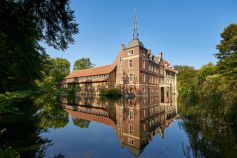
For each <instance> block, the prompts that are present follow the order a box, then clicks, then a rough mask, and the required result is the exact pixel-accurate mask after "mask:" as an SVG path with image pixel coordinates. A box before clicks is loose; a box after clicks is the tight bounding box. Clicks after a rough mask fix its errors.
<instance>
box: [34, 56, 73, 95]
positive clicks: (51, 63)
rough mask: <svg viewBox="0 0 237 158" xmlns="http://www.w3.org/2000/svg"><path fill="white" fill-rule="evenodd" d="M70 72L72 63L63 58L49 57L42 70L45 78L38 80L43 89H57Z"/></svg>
mask: <svg viewBox="0 0 237 158" xmlns="http://www.w3.org/2000/svg"><path fill="white" fill-rule="evenodd" d="M69 73H70V63H69V61H68V60H66V59H63V58H49V59H48V62H47V64H46V65H45V67H44V70H43V71H42V74H43V78H42V79H41V80H36V81H35V82H36V85H37V86H38V87H39V88H41V89H46V90H50V89H55V88H56V87H57V85H58V84H59V83H60V82H61V81H62V80H63V79H64V78H65V77H66V76H67V75H68V74H69Z"/></svg>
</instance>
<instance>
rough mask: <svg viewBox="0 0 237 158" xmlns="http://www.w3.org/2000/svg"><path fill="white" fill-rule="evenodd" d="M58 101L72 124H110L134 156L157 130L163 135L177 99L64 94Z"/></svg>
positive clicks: (175, 111)
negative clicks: (116, 98) (168, 100)
mask: <svg viewBox="0 0 237 158" xmlns="http://www.w3.org/2000/svg"><path fill="white" fill-rule="evenodd" d="M60 101H61V103H62V104H61V105H62V106H63V107H64V108H65V110H66V111H67V112H68V113H69V114H70V115H71V116H72V118H73V123H74V125H77V126H79V127H81V128H85V127H86V128H87V127H88V126H89V123H90V122H91V121H95V122H98V123H102V124H105V125H109V126H111V127H112V128H113V129H114V130H115V131H116V134H117V136H118V138H119V140H120V142H121V144H122V146H126V147H127V148H128V150H129V151H130V152H131V154H132V155H133V156H139V155H140V154H141V153H142V151H143V149H144V148H145V146H146V145H147V144H149V142H150V141H151V140H152V139H153V137H154V136H155V135H156V134H159V135H160V136H161V137H163V135H164V134H163V133H164V129H165V128H166V127H168V126H169V125H170V124H171V123H172V121H173V120H174V119H176V118H177V105H176V103H166V104H165V103H163V104H159V103H158V97H149V98H148V97H139V98H121V99H119V100H117V101H115V100H113V101H111V100H101V99H100V98H98V97H93V98H92V97H91V96H84V97H82V96H75V95H73V96H72V95H68V94H63V95H61V97H60Z"/></svg>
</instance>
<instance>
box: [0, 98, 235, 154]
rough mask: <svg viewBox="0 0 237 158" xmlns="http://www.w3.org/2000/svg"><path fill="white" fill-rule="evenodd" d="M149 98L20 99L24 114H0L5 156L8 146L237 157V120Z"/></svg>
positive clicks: (33, 150)
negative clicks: (223, 119)
mask: <svg viewBox="0 0 237 158" xmlns="http://www.w3.org/2000/svg"><path fill="white" fill-rule="evenodd" d="M152 99H154V100H155V98H152ZM144 100H146V101H147V102H145V103H143V102H144V101H143V100H141V99H137V98H133V99H119V100H117V101H115V100H112V101H111V100H100V99H98V98H96V99H95V98H91V97H89V98H83V97H78V98H70V97H66V100H65V98H64V99H62V97H61V98H59V97H58V96H56V95H52V94H44V95H41V96H37V97H34V99H28V100H24V101H23V102H17V106H18V107H19V109H20V111H22V112H23V111H24V113H22V114H8V115H0V130H2V129H5V130H3V132H2V133H1V134H0V140H1V141H0V148H1V149H2V150H1V152H0V157H1V155H3V153H4V151H8V153H9V151H10V152H12V151H13V152H14V151H16V152H17V154H15V155H14V154H12V155H14V156H13V157H16V156H20V157H70V158H71V157H72V158H73V157H187V158H189V157H190V158H192V157H207V158H208V157H220V158H221V157H230V158H232V157H236V155H237V130H236V127H235V126H234V125H233V124H229V123H226V122H221V121H220V120H218V118H217V119H213V116H216V114H214V113H213V114H212V113H211V112H210V111H209V112H208V114H206V113H205V112H202V111H201V110H197V111H194V110H184V106H183V105H179V106H178V110H177V109H169V110H167V109H164V107H163V106H161V105H157V104H156V103H155V101H153V103H152V102H150V100H151V98H145V99H144ZM65 101H66V102H65ZM75 102H76V103H79V104H75ZM139 106H142V107H144V109H147V113H146V115H145V116H142V113H143V111H142V109H140V108H137V107H139ZM151 107H154V108H153V110H152V109H151ZM121 109H122V111H123V112H122V113H121ZM131 109H133V110H134V111H133V114H132V112H131ZM176 110H177V111H178V113H177V112H176ZM121 115H122V118H123V119H122V120H120V118H121ZM130 115H132V116H133V117H131V118H132V119H131V118H130ZM220 117H221V116H220ZM129 126H133V132H132V134H128V133H129ZM121 129H122V130H121ZM121 131H122V133H123V134H120V133H121ZM133 138H134V140H133V141H134V142H133V143H134V144H129V141H131V139H133ZM137 140H139V141H137ZM137 142H139V143H137ZM130 143H131V142H130ZM5 153H6V152H5ZM5 153H4V154H5ZM10 154H11V153H10ZM10 154H9V155H10ZM9 155H8V156H7V157H9ZM2 157H6V155H4V156H2Z"/></svg>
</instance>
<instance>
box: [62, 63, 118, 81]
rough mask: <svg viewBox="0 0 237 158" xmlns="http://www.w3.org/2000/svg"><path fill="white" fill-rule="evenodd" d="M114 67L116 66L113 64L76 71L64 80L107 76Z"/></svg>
mask: <svg viewBox="0 0 237 158" xmlns="http://www.w3.org/2000/svg"><path fill="white" fill-rule="evenodd" d="M115 66H116V65H115V64H111V65H105V66H100V67H95V68H89V69H83V70H76V71H72V72H71V73H70V74H69V75H68V76H67V77H66V78H74V77H84V76H94V75H103V74H109V73H110V72H112V71H113V70H114V69H115Z"/></svg>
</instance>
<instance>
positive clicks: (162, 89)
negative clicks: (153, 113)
mask: <svg viewBox="0 0 237 158" xmlns="http://www.w3.org/2000/svg"><path fill="white" fill-rule="evenodd" d="M164 100H165V98H164V87H161V103H164Z"/></svg>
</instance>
